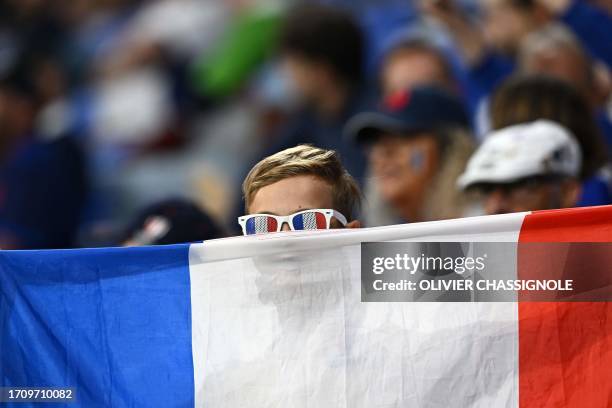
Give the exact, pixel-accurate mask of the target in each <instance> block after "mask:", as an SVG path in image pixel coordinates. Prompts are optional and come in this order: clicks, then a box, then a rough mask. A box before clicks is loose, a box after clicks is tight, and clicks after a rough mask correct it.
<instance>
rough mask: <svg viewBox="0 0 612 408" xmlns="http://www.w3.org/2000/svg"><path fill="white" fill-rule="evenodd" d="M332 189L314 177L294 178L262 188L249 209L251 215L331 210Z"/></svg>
mask: <svg viewBox="0 0 612 408" xmlns="http://www.w3.org/2000/svg"><path fill="white" fill-rule="evenodd" d="M332 205H333V194H332V188H331V186H330V185H329V183H327V182H326V181H324V180H321V179H320V178H318V177H314V176H294V177H289V178H286V179H283V180H280V181H277V182H275V183H272V184H269V185H267V186H265V187H262V188H260V189H259V190H258V191H257V192H256V193H255V195H254V196H253V200H252V202H251V205H250V207H249V208H248V211H249V213H251V214H255V213H266V214H275V215H289V214H293V213H295V212H297V211H303V210H306V209H312V208H331V206H332Z"/></svg>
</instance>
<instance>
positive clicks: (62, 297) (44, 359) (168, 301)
mask: <svg viewBox="0 0 612 408" xmlns="http://www.w3.org/2000/svg"><path fill="white" fill-rule="evenodd" d="M188 252H189V245H173V246H165V247H142V248H120V249H119V248H114V249H87V250H58V251H0V381H1V382H0V385H1V386H5V387H7V386H28V387H35V386H44V387H76V393H77V400H78V401H77V403H76V404H70V405H69V406H71V407H110V406H112V407H136V406H138V407H145V406H146V407H186V406H193V403H194V395H193V362H192V354H191V300H190V286H189V261H188ZM34 405H35V406H38V405H40V404H34ZM44 405H45V406H46V407H47V406H54V405H55V406H60V405H56V404H44ZM14 406H15V407H24V406H28V405H27V404H21V403H20V404H15V405H14Z"/></svg>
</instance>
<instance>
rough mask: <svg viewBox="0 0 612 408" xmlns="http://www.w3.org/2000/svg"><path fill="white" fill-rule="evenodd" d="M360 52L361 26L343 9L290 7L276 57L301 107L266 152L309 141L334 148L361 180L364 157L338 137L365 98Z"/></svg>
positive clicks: (361, 46)
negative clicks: (278, 56)
mask: <svg viewBox="0 0 612 408" xmlns="http://www.w3.org/2000/svg"><path fill="white" fill-rule="evenodd" d="M364 54H365V44H364V38H363V34H362V31H361V29H360V27H359V26H358V24H357V23H356V22H355V21H354V20H353V18H352V17H351V16H350V15H348V14H346V13H344V12H343V11H341V10H339V9H337V8H334V7H330V6H325V5H321V4H308V5H302V6H299V7H297V8H294V9H292V10H291V11H290V12H289V14H288V16H287V17H286V20H285V22H284V25H283V28H282V29H281V33H280V56H281V60H282V65H283V69H284V72H285V74H286V75H287V77H288V79H289V81H290V83H291V84H292V87H293V88H294V90H295V92H296V94H297V97H298V99H299V100H300V105H301V109H300V111H299V112H298V113H296V114H295V115H294V116H293V117H291V118H290V119H289V123H288V125H287V127H286V128H285V129H284V130H283V131H282V132H281V135H280V136H279V137H278V139H277V141H276V142H275V143H273V145H272V147H271V148H270V149H269V150H268V152H267V153H268V154H265V156H268V155H269V154H272V153H275V152H278V151H280V150H283V149H285V148H288V147H292V146H296V145H298V144H301V143H312V144H314V145H316V146H319V147H321V148H325V149H332V150H335V151H337V152H338V153H339V154H340V156H341V157H342V159H343V161H344V164H345V166H346V168H347V169H348V171H349V173H351V174H352V175H353V176H354V177H355V178H356V179H357V180H358V181H361V180H362V178H363V174H364V170H365V158H364V156H363V153H362V152H361V151H360V150H359V149H358V148H357V147H355V146H353V145H352V144H351V143H349V142H347V141H346V140H344V139H343V138H342V128H343V126H344V124H345V122H346V120H347V119H348V118H349V117H351V116H352V115H353V114H355V113H356V112H358V111H359V110H360V109H361V106H362V105H363V101H364V100H365V98H366V97H367V96H366V93H367V92H366V90H365V89H364V88H365V86H364V83H365V78H364V75H363V65H364Z"/></svg>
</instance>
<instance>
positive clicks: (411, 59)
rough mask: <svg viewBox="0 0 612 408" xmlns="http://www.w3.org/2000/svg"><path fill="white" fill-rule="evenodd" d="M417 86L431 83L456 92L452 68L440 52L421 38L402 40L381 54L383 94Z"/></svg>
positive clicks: (381, 85) (456, 85) (457, 87)
mask: <svg viewBox="0 0 612 408" xmlns="http://www.w3.org/2000/svg"><path fill="white" fill-rule="evenodd" d="M419 85H435V86H439V87H441V88H444V89H446V90H447V91H448V92H451V93H456V92H458V90H459V86H458V84H457V79H456V78H455V76H454V73H453V69H452V67H451V64H450V62H449V61H448V59H447V57H446V56H445V55H444V53H443V51H442V50H441V49H439V48H438V47H437V46H436V45H434V44H433V43H430V42H428V41H426V40H424V39H418V38H414V39H406V40H403V41H400V42H398V43H397V44H396V45H394V46H393V47H391V48H390V49H389V50H388V51H387V52H386V53H385V55H384V56H383V60H382V64H381V68H380V87H381V91H382V93H383V94H385V95H389V94H391V93H393V92H397V91H401V90H404V89H408V88H413V87H415V86H419Z"/></svg>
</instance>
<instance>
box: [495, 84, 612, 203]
mask: <svg viewBox="0 0 612 408" xmlns="http://www.w3.org/2000/svg"><path fill="white" fill-rule="evenodd" d="M490 114H491V115H490V116H491V125H492V128H493V129H501V128H505V127H507V126H511V125H516V124H520V123H526V122H532V121H535V120H538V119H548V120H551V121H555V122H557V123H559V124H561V125H562V126H564V127H565V128H567V129H568V130H569V131H570V132H571V133H572V135H573V136H574V137H575V138H576V140H577V141H578V143H579V144H580V148H581V151H582V156H583V161H582V163H583V164H582V167H581V169H580V173H579V175H578V177H579V179H580V180H582V190H581V195H580V198H579V200H578V202H577V205H579V206H588V205H603V204H609V203H611V202H612V179H611V171H610V166H609V163H608V154H607V150H606V144H605V142H604V140H603V138H602V136H601V133H600V131H599V129H598V127H597V123H596V122H595V120H594V117H593V113H592V111H591V109H590V105H589V103H588V102H587V101H586V100H585V98H584V97H583V94H581V93H579V92H578V91H577V90H576V89H575V88H573V87H572V86H571V85H570V84H568V83H567V82H564V81H562V80H560V79H555V78H552V77H547V76H538V75H528V76H517V77H513V78H510V79H508V80H507V81H505V82H504V83H503V84H502V86H501V87H500V88H499V89H498V90H497V91H496V92H495V93H494V94H493V97H492V101H491V112H490Z"/></svg>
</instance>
